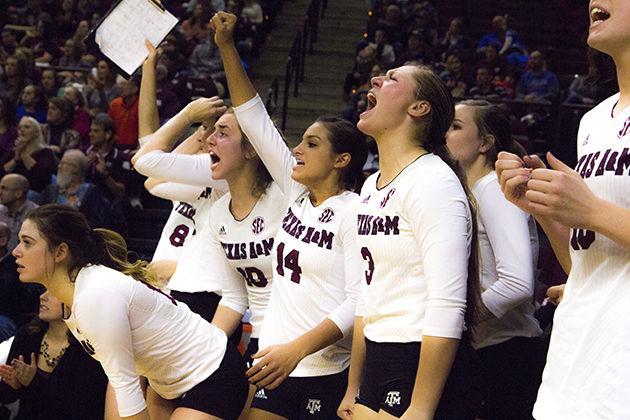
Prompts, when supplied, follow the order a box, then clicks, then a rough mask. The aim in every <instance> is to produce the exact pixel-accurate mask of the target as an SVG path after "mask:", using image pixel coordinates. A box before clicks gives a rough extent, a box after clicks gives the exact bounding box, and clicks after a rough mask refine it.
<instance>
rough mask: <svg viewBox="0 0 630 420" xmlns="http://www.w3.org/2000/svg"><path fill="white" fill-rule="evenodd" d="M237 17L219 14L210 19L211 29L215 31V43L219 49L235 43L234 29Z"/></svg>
mask: <svg viewBox="0 0 630 420" xmlns="http://www.w3.org/2000/svg"><path fill="white" fill-rule="evenodd" d="M237 19H238V18H237V17H236V16H235V15H233V14H231V13H226V12H218V13H215V14H214V16H212V19H210V27H211V28H212V30H213V31H214V42H215V44H217V46H218V47H219V48H222V47H225V46H228V45H232V44H233V43H234V28H235V27H236V21H237Z"/></svg>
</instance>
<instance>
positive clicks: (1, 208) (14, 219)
mask: <svg viewBox="0 0 630 420" xmlns="http://www.w3.org/2000/svg"><path fill="white" fill-rule="evenodd" d="M29 188H30V186H29V182H28V179H26V177H25V176H23V175H19V174H8V175H5V176H3V177H2V179H0V221H2V222H3V223H6V224H7V225H8V226H9V228H10V229H11V238H10V239H9V245H8V249H9V251H13V248H15V246H16V245H17V244H18V232H19V231H20V226H22V222H23V221H24V218H25V217H26V214H27V213H28V212H29V211H30V210H32V209H34V208H35V207H37V204H35V203H33V202H32V201H31V200H29V199H28V198H27V193H28V190H29Z"/></svg>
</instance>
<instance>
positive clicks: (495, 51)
mask: <svg viewBox="0 0 630 420" xmlns="http://www.w3.org/2000/svg"><path fill="white" fill-rule="evenodd" d="M477 67H488V68H490V69H492V75H493V77H494V79H502V78H503V77H505V75H506V74H507V60H506V59H505V57H503V56H501V55H499V46H498V45H497V44H488V45H486V46H485V47H484V49H483V58H482V59H481V60H479V62H478V63H477Z"/></svg>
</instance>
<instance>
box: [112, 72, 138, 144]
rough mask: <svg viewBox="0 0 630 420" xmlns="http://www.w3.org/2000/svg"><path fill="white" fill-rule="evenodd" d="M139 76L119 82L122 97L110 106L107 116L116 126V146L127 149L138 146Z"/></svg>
mask: <svg viewBox="0 0 630 420" xmlns="http://www.w3.org/2000/svg"><path fill="white" fill-rule="evenodd" d="M139 83H140V81H139V79H138V76H134V77H131V78H130V79H129V80H124V79H123V80H121V81H120V82H118V85H119V86H120V96H119V97H118V98H116V99H114V100H113V101H111V103H110V104H109V110H108V111H107V114H108V115H109V116H110V117H111V119H112V120H113V121H114V124H115V125H116V134H117V141H116V144H117V145H118V146H120V147H122V148H125V149H135V148H136V147H137V146H138V89H139Z"/></svg>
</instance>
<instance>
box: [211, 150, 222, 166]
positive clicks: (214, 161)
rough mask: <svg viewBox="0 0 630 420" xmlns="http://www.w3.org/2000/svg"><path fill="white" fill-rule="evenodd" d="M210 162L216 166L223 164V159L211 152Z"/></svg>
mask: <svg viewBox="0 0 630 420" xmlns="http://www.w3.org/2000/svg"><path fill="white" fill-rule="evenodd" d="M210 162H211V163H212V166H215V165H216V164H217V163H219V162H221V158H220V157H219V156H217V155H216V153H214V152H210Z"/></svg>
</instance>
